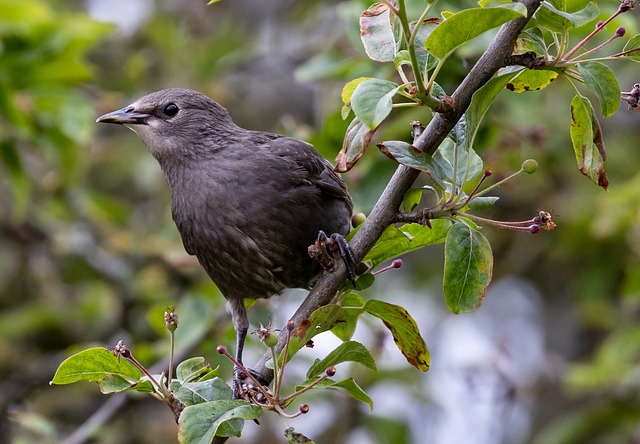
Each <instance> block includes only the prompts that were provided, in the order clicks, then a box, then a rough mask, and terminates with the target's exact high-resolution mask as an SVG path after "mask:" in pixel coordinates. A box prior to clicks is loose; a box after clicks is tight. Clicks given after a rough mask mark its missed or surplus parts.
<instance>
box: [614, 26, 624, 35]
mask: <svg viewBox="0 0 640 444" xmlns="http://www.w3.org/2000/svg"><path fill="white" fill-rule="evenodd" d="M625 32H627V30H626V29H625V28H624V26H620V27H619V28H618V29H616V37H622V36H623V35H624V34H625Z"/></svg>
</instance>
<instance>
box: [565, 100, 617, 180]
mask: <svg viewBox="0 0 640 444" xmlns="http://www.w3.org/2000/svg"><path fill="white" fill-rule="evenodd" d="M570 133H571V144H572V145H573V151H574V153H575V155H576V162H577V163H578V169H579V170H580V172H581V173H582V174H584V175H585V176H587V177H588V178H589V179H591V180H592V181H593V182H594V183H595V184H596V185H598V186H600V187H602V188H604V189H605V190H606V189H607V188H608V187H609V179H608V178H607V172H606V168H607V154H606V152H605V149H604V140H603V139H602V129H601V128H600V123H598V120H597V119H596V118H595V116H594V112H593V106H591V102H590V101H589V99H587V98H586V97H582V96H579V95H578V96H575V97H574V98H573V100H572V101H571V128H570Z"/></svg>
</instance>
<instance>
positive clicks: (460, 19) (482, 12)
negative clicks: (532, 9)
mask: <svg viewBox="0 0 640 444" xmlns="http://www.w3.org/2000/svg"><path fill="white" fill-rule="evenodd" d="M526 16H527V8H526V7H525V6H524V5H523V4H522V3H513V4H508V5H506V4H505V5H501V6H499V7H495V8H471V9H465V10H463V11H460V12H458V13H456V14H453V15H452V16H450V17H448V18H447V19H446V20H445V21H443V22H442V23H440V24H439V25H438V26H436V29H434V30H433V32H431V34H430V35H429V37H427V39H426V41H425V42H424V45H425V48H426V50H427V51H428V52H429V53H431V54H433V55H434V56H436V57H438V58H440V59H444V58H446V57H448V56H449V55H450V54H451V53H452V52H453V51H454V50H455V49H456V48H457V47H459V46H460V45H462V44H464V43H466V42H468V41H469V40H471V39H473V38H475V37H477V36H479V35H480V34H483V33H484V32H486V31H489V30H490V29H493V28H495V27H497V26H500V25H502V24H504V23H506V22H508V21H511V20H514V19H517V18H520V17H526Z"/></svg>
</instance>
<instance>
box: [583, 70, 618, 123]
mask: <svg viewBox="0 0 640 444" xmlns="http://www.w3.org/2000/svg"><path fill="white" fill-rule="evenodd" d="M578 69H579V70H580V74H582V78H583V79H584V84H585V85H587V87H588V88H589V89H590V90H591V91H593V93H594V94H595V95H596V97H598V100H599V101H600V110H601V111H602V115H603V116H604V117H609V116H611V115H613V114H615V112H616V111H617V110H618V107H619V106H620V85H618V79H616V75H615V74H614V73H613V70H612V69H611V68H609V67H608V66H607V65H605V64H604V63H600V62H585V63H578Z"/></svg>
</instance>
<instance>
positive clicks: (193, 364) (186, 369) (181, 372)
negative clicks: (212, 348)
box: [176, 356, 208, 381]
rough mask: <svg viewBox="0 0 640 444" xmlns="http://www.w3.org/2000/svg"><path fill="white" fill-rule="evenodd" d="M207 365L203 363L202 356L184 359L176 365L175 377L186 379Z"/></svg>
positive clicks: (181, 379)
mask: <svg viewBox="0 0 640 444" xmlns="http://www.w3.org/2000/svg"><path fill="white" fill-rule="evenodd" d="M207 367H208V365H207V364H205V360H204V358H203V357H202V356H198V357H195V358H190V359H187V360H184V361H182V362H181V363H180V364H178V366H177V367H176V379H178V380H179V381H188V380H190V379H192V378H193V375H196V374H198V373H199V372H201V371H202V370H203V369H205V368H207Z"/></svg>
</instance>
